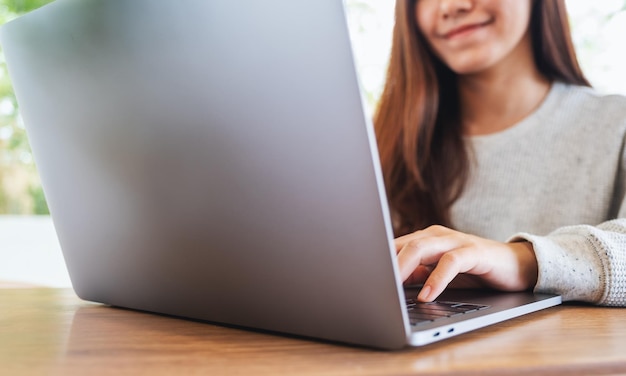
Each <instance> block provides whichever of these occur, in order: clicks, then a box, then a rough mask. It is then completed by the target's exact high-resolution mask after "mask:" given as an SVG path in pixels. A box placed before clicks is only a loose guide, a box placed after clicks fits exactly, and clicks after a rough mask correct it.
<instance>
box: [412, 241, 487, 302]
mask: <svg viewBox="0 0 626 376" xmlns="http://www.w3.org/2000/svg"><path fill="white" fill-rule="evenodd" d="M476 253H477V252H476V248H474V247H467V248H459V249H455V250H453V251H450V252H447V253H445V254H443V255H442V256H441V258H440V259H439V263H438V264H437V266H436V267H435V268H434V269H433V271H432V272H431V273H430V276H429V277H428V278H427V279H426V282H424V287H423V288H422V290H421V291H420V293H419V295H418V296H417V298H418V300H420V301H423V302H431V301H433V300H435V299H436V298H437V297H438V296H439V295H441V293H442V292H443V290H445V288H446V287H447V286H448V284H450V282H452V280H454V278H455V277H456V276H457V275H459V274H461V273H468V272H472V271H473V270H475V269H476V268H477V266H478V264H477V263H478V260H479V257H477V254H476Z"/></svg>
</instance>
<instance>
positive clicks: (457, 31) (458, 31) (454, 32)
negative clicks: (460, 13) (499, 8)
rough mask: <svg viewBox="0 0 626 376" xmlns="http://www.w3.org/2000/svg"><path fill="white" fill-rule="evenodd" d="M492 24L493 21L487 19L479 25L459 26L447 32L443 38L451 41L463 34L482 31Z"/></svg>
mask: <svg viewBox="0 0 626 376" xmlns="http://www.w3.org/2000/svg"><path fill="white" fill-rule="evenodd" d="M492 23H493V19H489V20H487V21H485V22H480V23H475V24H471V25H465V26H461V27H458V28H456V29H452V30H450V31H448V32H447V33H445V34H443V37H444V38H445V39H452V38H454V37H458V36H461V35H465V34H469V33H471V32H473V31H475V30H478V29H482V28H483V27H485V26H489V25H491V24H492Z"/></svg>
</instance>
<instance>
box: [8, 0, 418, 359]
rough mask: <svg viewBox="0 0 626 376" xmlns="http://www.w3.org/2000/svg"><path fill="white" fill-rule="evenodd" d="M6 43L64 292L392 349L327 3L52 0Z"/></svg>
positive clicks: (384, 242) (388, 304) (332, 7)
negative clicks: (65, 278)
mask: <svg viewBox="0 0 626 376" xmlns="http://www.w3.org/2000/svg"><path fill="white" fill-rule="evenodd" d="M2 32H3V33H2V43H3V47H4V49H5V51H6V55H7V59H8V65H9V69H10V74H11V77H12V80H13V82H14V86H15V91H16V95H17V97H18V100H19V103H20V110H21V113H22V116H23V118H24V122H25V124H26V126H27V132H28V135H29V139H30V142H31V145H32V148H33V152H34V157H35V161H36V163H37V166H38V169H39V171H40V174H41V179H42V184H43V187H44V191H45V194H46V198H47V200H48V204H49V208H50V212H51V216H52V218H53V221H54V225H55V228H56V230H57V233H58V237H59V241H60V244H61V247H62V250H63V253H64V258H65V261H66V263H67V267H68V272H69V274H70V277H71V280H72V284H73V287H74V289H75V291H76V293H77V294H78V295H79V296H80V297H81V298H84V299H86V300H92V301H97V302H102V303H107V304H111V305H117V306H123V307H130V308H135V309H140V310H146V311H153V312H160V313H166V314H171V315H177V316H184V317H190V318H195V319H203V320H210V321H215V322H222V323H228V324H234V325H241V326H247V327H254V328H261V329H267V330H273V331H280V332H288V333H294V334H298V335H305V336H312V337H318V338H324V339H330V340H335V341H345V342H350V343H356V344H366V345H370V346H377V347H385V348H398V347H402V346H403V345H405V344H406V341H407V336H408V330H409V329H408V323H407V318H406V314H405V313H404V310H403V306H404V301H403V293H402V289H401V287H399V286H401V284H400V283H399V280H398V278H397V276H396V274H395V268H396V267H395V265H394V260H393V249H392V247H391V243H390V242H391V239H392V231H391V227H390V223H389V218H388V215H387V207H386V199H385V193H384V189H383V184H382V180H381V176H380V168H379V166H378V157H377V154H376V151H375V142H374V136H373V131H372V126H371V124H370V123H369V122H368V121H367V119H366V116H365V114H364V110H363V106H362V103H361V100H360V99H361V94H360V91H359V85H358V83H357V76H356V73H355V67H354V63H353V59H352V55H351V48H350V41H349V37H348V31H347V27H346V20H345V15H344V10H343V3H342V1H340V0H308V1H297V2H296V1H292V0H268V1H262V2H259V1H255V0H246V1H237V2H234V1H232V0H212V1H205V0H179V1H175V2H156V1H153V0H133V1H127V0H59V1H56V2H54V3H52V4H50V5H48V6H45V7H43V8H41V9H39V10H37V11H34V12H32V13H31V14H28V15H26V16H24V17H22V18H21V19H18V20H15V21H13V22H11V23H9V24H7V25H5V26H4V27H3V30H2Z"/></svg>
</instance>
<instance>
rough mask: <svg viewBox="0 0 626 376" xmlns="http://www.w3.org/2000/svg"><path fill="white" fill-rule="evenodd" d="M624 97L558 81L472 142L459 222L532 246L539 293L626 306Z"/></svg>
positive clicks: (455, 216) (457, 208)
mask: <svg viewBox="0 0 626 376" xmlns="http://www.w3.org/2000/svg"><path fill="white" fill-rule="evenodd" d="M625 136H626V98H625V97H622V96H616V95H610V96H603V95H599V94H598V93H596V92H595V91H594V90H592V89H589V88H584V87H578V86H571V85H565V84H562V83H555V84H554V85H553V86H552V89H551V90H550V92H549V94H548V96H547V97H546V99H545V100H544V102H543V103H542V104H541V105H540V107H539V108H538V109H537V110H536V111H535V112H534V113H532V114H531V115H530V116H528V117H527V118H526V119H524V120H522V121H521V122H520V123H518V124H517V125H515V126H513V127H511V128H508V129H506V130H504V131H502V132H498V133H495V134H491V135H486V136H472V137H468V138H467V139H466V141H467V143H468V145H469V148H470V154H471V156H472V168H471V176H470V179H469V181H468V184H467V186H466V189H465V191H464V193H463V195H462V197H461V198H460V199H459V200H457V202H455V204H454V206H453V207H452V220H453V223H454V227H455V228H456V229H458V230H459V231H463V232H467V233H471V234H475V235H479V236H482V237H485V238H490V239H495V240H500V241H507V240H508V241H514V240H520V239H525V240H528V241H530V242H531V243H532V244H533V247H534V250H535V254H536V256H537V261H538V263H539V278H538V281H537V285H536V287H535V291H539V292H554V293H558V294H561V295H563V299H564V300H579V301H586V302H590V303H595V304H601V305H610V306H626V205H625V204H624V198H625V191H626V155H625V150H624V140H625Z"/></svg>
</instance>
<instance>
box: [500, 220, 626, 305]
mask: <svg viewBox="0 0 626 376" xmlns="http://www.w3.org/2000/svg"><path fill="white" fill-rule="evenodd" d="M519 240H527V241H529V242H531V243H532V244H533V248H534V250H535V255H536V256H537V263H538V265H539V275H538V279H537V285H536V286H535V291H537V292H551V293H556V294H560V295H562V297H563V300H564V301H568V300H570V301H571V300H578V301H584V302H589V303H594V304H599V305H607V306H626V218H620V219H615V220H611V221H608V222H605V223H602V224H601V225H599V226H587V225H580V226H569V227H563V228H560V229H557V230H556V231H554V232H552V233H551V234H549V235H547V236H535V235H531V234H526V233H520V234H517V235H516V236H514V237H513V238H512V239H511V241H519Z"/></svg>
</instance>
